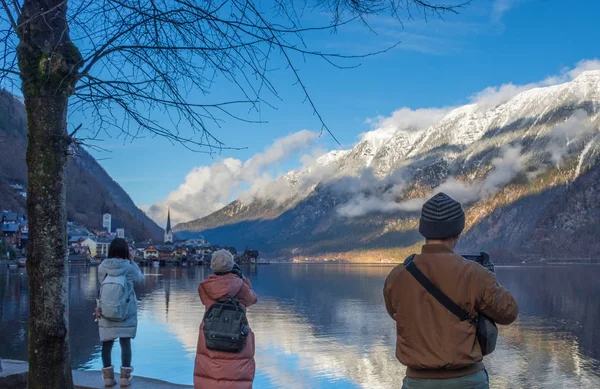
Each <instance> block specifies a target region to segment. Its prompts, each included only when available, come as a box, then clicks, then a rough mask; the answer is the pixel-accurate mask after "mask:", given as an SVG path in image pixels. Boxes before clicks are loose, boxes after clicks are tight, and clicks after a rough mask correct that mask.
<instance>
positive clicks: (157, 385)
mask: <svg viewBox="0 0 600 389" xmlns="http://www.w3.org/2000/svg"><path fill="white" fill-rule="evenodd" d="M28 370H29V365H28V364H27V362H23V361H11V360H6V359H3V360H2V372H1V373H0V388H2V389H25V388H27V372H28ZM115 376H116V377H115V378H116V379H117V385H116V386H114V387H113V388H115V389H117V388H120V386H119V384H118V382H119V375H118V374H115ZM73 380H74V382H75V388H77V389H104V385H103V382H102V374H101V373H100V372H99V371H78V370H74V371H73ZM130 388H131V389H176V388H177V389H193V386H190V385H176V384H171V383H168V382H164V381H159V380H154V379H150V378H144V377H137V376H136V375H135V372H134V374H133V381H132V385H131V386H130Z"/></svg>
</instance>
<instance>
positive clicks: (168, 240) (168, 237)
mask: <svg viewBox="0 0 600 389" xmlns="http://www.w3.org/2000/svg"><path fill="white" fill-rule="evenodd" d="M165 243H173V230H172V229H171V209H170V208H169V210H168V211H167V228H165Z"/></svg>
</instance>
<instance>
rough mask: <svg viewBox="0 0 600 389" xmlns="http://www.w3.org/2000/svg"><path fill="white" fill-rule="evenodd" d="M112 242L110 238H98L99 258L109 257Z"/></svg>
mask: <svg viewBox="0 0 600 389" xmlns="http://www.w3.org/2000/svg"><path fill="white" fill-rule="evenodd" d="M110 242H111V240H110V239H106V238H98V240H97V241H96V257H98V258H107V257H108V248H109V247H110ZM90 251H91V250H90Z"/></svg>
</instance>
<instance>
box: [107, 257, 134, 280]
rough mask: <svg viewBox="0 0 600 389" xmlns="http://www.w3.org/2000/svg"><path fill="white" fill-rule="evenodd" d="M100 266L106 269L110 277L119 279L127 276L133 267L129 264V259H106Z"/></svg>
mask: <svg viewBox="0 0 600 389" xmlns="http://www.w3.org/2000/svg"><path fill="white" fill-rule="evenodd" d="M100 266H102V267H104V270H106V273H108V275H109V276H111V277H119V276H122V275H125V273H126V272H127V269H129V268H130V267H131V263H129V260H128V259H121V258H106V259H105V260H103V261H102V263H101V264H100Z"/></svg>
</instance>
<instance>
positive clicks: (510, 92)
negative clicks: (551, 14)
mask: <svg viewBox="0 0 600 389" xmlns="http://www.w3.org/2000/svg"><path fill="white" fill-rule="evenodd" d="M590 70H600V60H598V59H590V60H583V61H580V62H579V63H577V65H576V66H575V67H574V68H565V69H563V70H562V71H561V72H560V74H558V75H554V76H550V77H547V78H545V79H544V80H542V81H540V82H532V83H529V84H525V85H515V84H513V83H508V84H503V85H500V86H490V87H487V88H485V89H484V90H482V91H480V92H477V93H474V94H473V95H471V97H470V100H471V103H473V104H479V105H482V106H486V107H489V108H494V107H497V106H499V105H501V104H503V103H505V102H507V101H509V100H510V99H512V98H513V97H515V96H516V95H518V94H519V93H521V92H525V91H527V90H530V89H533V88H539V87H545V86H552V85H558V84H561V83H564V82H569V81H572V80H574V79H575V78H577V77H579V76H580V75H581V74H582V73H584V72H586V71H590Z"/></svg>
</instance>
